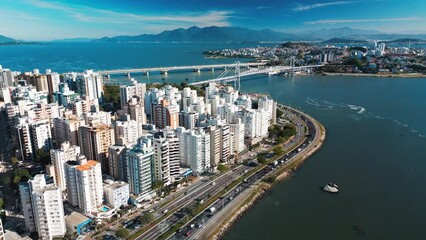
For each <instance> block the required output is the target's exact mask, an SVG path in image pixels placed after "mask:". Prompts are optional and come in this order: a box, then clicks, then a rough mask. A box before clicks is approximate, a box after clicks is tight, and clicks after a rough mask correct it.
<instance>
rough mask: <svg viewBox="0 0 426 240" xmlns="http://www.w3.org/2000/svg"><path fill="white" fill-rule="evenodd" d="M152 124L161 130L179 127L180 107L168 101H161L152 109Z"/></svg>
mask: <svg viewBox="0 0 426 240" xmlns="http://www.w3.org/2000/svg"><path fill="white" fill-rule="evenodd" d="M152 109H153V111H152V123H153V124H154V125H155V126H156V127H157V128H160V129H163V128H166V127H167V126H169V127H170V128H172V129H175V128H177V127H179V105H178V104H170V103H169V101H168V100H165V99H164V100H161V101H160V103H159V104H155V105H153V107H152Z"/></svg>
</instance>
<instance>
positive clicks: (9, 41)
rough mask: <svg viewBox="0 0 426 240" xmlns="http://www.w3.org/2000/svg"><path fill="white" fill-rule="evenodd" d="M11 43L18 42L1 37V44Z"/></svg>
mask: <svg viewBox="0 0 426 240" xmlns="http://www.w3.org/2000/svg"><path fill="white" fill-rule="evenodd" d="M11 42H17V41H16V40H15V39H13V38H10V37H6V36H3V35H0V43H11Z"/></svg>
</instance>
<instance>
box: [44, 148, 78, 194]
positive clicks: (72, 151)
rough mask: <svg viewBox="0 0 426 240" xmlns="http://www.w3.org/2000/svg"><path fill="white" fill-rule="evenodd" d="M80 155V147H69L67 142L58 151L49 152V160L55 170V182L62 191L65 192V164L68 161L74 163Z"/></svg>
mask: <svg viewBox="0 0 426 240" xmlns="http://www.w3.org/2000/svg"><path fill="white" fill-rule="evenodd" d="M79 155H80V147H79V146H75V145H71V144H70V143H69V142H64V143H62V144H61V147H60V148H59V149H51V150H50V159H51V160H52V164H53V166H54V168H55V181H56V184H57V185H58V186H59V187H61V189H62V191H65V190H67V184H66V178H65V170H64V168H65V163H66V162H68V161H76V160H77V156H79Z"/></svg>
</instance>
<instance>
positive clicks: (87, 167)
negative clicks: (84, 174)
mask: <svg viewBox="0 0 426 240" xmlns="http://www.w3.org/2000/svg"><path fill="white" fill-rule="evenodd" d="M97 164H99V162H97V161H95V160H88V161H87V163H86V164H82V165H80V166H78V167H77V170H79V171H86V170H90V169H91V168H92V167H94V166H96V165H97Z"/></svg>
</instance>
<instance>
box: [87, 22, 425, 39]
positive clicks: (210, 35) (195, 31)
mask: <svg viewBox="0 0 426 240" xmlns="http://www.w3.org/2000/svg"><path fill="white" fill-rule="evenodd" d="M333 38H340V39H347V40H350V41H352V42H353V41H355V40H359V41H367V40H373V39H380V40H388V41H392V40H396V39H400V38H411V39H422V40H426V34H387V33H382V32H379V31H376V30H363V29H354V28H349V27H343V28H329V29H319V30H305V31H299V32H292V33H284V32H278V31H273V30H270V29H263V30H252V29H248V28H239V27H214V26H212V27H204V28H199V27H190V28H187V29H184V28H178V29H175V30H170V31H164V32H162V33H159V34H142V35H137V36H116V37H103V38H99V39H96V40H94V41H95V42H192V43H194V42H195V43H196V42H200V43H241V42H280V41H324V40H328V39H333Z"/></svg>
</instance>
